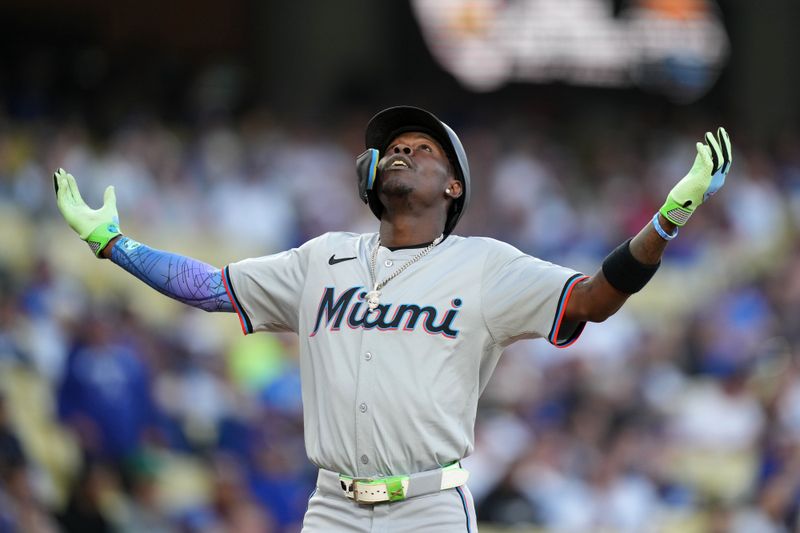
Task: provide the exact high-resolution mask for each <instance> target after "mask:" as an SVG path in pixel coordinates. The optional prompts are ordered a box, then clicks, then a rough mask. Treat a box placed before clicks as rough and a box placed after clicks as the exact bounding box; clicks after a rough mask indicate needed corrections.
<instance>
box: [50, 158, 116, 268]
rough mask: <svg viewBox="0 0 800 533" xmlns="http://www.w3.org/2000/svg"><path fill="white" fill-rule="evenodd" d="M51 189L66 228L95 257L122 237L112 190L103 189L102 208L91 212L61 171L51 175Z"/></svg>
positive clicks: (74, 184) (76, 185)
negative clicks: (73, 232) (89, 249)
mask: <svg viewBox="0 0 800 533" xmlns="http://www.w3.org/2000/svg"><path fill="white" fill-rule="evenodd" d="M53 185H55V188H56V203H57V204H58V209H59V211H61V214H62V215H64V219H65V220H66V221H67V224H69V227H71V228H72V229H73V230H75V233H77V234H78V235H79V236H80V238H81V239H83V240H84V241H86V242H87V243H88V244H89V248H91V249H92V251H93V252H94V255H96V256H97V257H100V252H102V251H103V248H105V247H106V246H107V245H108V241H110V240H111V239H113V238H114V237H116V236H117V235H122V232H121V231H120V229H119V215H118V214H117V197H116V196H115V195H114V187H113V186H112V185H109V186H108V188H106V192H105V194H104V195H103V207H101V208H100V209H92V208H90V207H89V206H88V205H86V202H84V201H83V198H81V193H80V191H79V190H78V184H77V183H75V178H74V177H72V174H68V173H67V171H66V170H64V169H63V168H59V169H58V170H57V171H56V172H55V174H53Z"/></svg>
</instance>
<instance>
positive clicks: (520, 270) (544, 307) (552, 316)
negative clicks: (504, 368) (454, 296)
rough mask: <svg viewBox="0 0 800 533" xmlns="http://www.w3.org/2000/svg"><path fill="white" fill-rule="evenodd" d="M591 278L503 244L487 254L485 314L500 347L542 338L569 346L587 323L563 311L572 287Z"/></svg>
mask: <svg viewBox="0 0 800 533" xmlns="http://www.w3.org/2000/svg"><path fill="white" fill-rule="evenodd" d="M587 277H588V276H585V275H583V274H581V273H579V272H576V271H575V270H572V269H570V268H566V267H562V266H558V265H555V264H553V263H548V262H547V261H542V260H541V259H537V258H535V257H532V256H530V255H527V254H525V253H523V252H521V251H520V250H517V249H516V248H514V247H513V246H510V245H506V244H502V243H498V244H497V247H496V249H492V250H491V251H490V252H489V253H488V254H487V258H486V262H485V264H484V271H483V277H482V282H481V300H482V309H483V316H484V320H485V322H486V327H487V328H488V329H489V333H490V334H491V336H492V338H493V339H494V341H495V342H496V343H497V344H499V345H501V346H507V345H509V344H511V343H512V342H514V341H516V340H519V339H533V338H539V337H545V338H546V339H547V340H548V341H549V342H550V343H551V344H553V345H555V346H558V347H566V346H569V345H570V344H572V343H573V342H575V341H576V340H577V339H578V337H579V336H580V334H581V332H582V331H583V328H584V326H585V325H586V323H585V322H567V321H565V320H564V311H565V310H566V307H567V302H568V301H569V298H570V296H571V294H572V289H573V288H574V287H575V285H576V284H577V283H579V282H580V281H582V280H584V279H586V278H587Z"/></svg>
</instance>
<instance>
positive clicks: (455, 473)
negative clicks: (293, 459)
mask: <svg viewBox="0 0 800 533" xmlns="http://www.w3.org/2000/svg"><path fill="white" fill-rule="evenodd" d="M319 473H320V475H319V480H318V483H319V485H320V487H321V488H323V487H327V488H331V486H332V484H333V483H334V482H338V485H339V487H338V488H339V490H340V491H341V493H344V495H345V496H346V497H348V498H350V499H351V500H354V501H356V502H358V503H366V504H373V503H380V502H395V501H400V500H405V499H408V498H413V497H414V496H422V495H424V494H432V493H434V492H439V491H441V490H446V489H452V488H454V487H460V486H461V485H464V484H465V483H466V482H467V479H468V478H469V472H468V471H467V470H465V469H463V468H461V466H460V465H459V464H458V463H454V464H452V465H449V466H446V467H444V468H439V469H437V470H428V471H426V472H419V473H417V474H411V475H408V476H386V477H375V478H352V477H349V476H345V475H341V474H336V473H335V472H331V471H329V470H324V469H320V471H319Z"/></svg>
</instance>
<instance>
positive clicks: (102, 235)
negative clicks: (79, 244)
mask: <svg viewBox="0 0 800 533" xmlns="http://www.w3.org/2000/svg"><path fill="white" fill-rule="evenodd" d="M117 235H122V232H121V231H120V230H119V225H118V224H116V223H115V222H104V223H102V224H100V225H99V226H97V227H96V228H94V229H93V230H92V232H91V233H90V234H89V236H88V237H86V244H88V245H89V248H91V249H92V252H94V255H95V256H97V257H100V252H102V251H103V249H104V248H105V247H106V246H108V241H110V240H111V239H113V238H114V237H116V236H117Z"/></svg>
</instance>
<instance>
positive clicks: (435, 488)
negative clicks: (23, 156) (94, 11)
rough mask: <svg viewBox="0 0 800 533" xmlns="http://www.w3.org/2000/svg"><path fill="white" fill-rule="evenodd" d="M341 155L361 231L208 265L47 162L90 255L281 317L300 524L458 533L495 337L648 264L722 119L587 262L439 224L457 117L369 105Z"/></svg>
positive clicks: (693, 192) (670, 233)
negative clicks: (349, 164)
mask: <svg viewBox="0 0 800 533" xmlns="http://www.w3.org/2000/svg"><path fill="white" fill-rule="evenodd" d="M366 147H367V150H366V152H364V153H363V154H361V156H359V157H358V159H357V165H356V166H357V176H358V189H359V194H360V196H361V198H362V199H363V200H364V202H365V203H367V204H368V205H369V207H370V209H371V210H372V212H373V213H374V214H375V216H376V217H377V218H378V219H379V220H380V228H379V231H378V232H377V233H370V234H365V235H358V234H353V233H343V232H333V233H327V234H324V235H321V236H319V237H316V238H314V239H312V240H310V241H308V242H306V243H305V244H303V245H302V246H300V247H299V248H296V249H292V250H289V251H286V252H282V253H278V254H275V255H270V256H266V257H260V258H256V259H245V260H243V261H239V262H236V263H231V264H229V265H228V266H226V267H224V268H223V269H218V268H214V267H212V266H210V265H207V264H205V263H202V262H200V261H196V260H194V259H191V258H187V257H183V256H180V255H175V254H171V253H167V252H164V251H160V250H155V249H152V248H150V247H148V246H146V245H144V244H142V243H139V242H137V241H135V240H133V239H131V238H130V237H127V236H124V235H123V234H122V233H121V230H120V228H119V220H118V216H117V209H116V205H115V197H114V189H113V187H108V189H107V190H106V193H105V198H104V204H103V207H102V208H101V209H99V210H92V209H90V208H89V207H88V206H87V205H86V204H85V203H84V201H83V200H82V199H81V196H80V193H79V192H78V186H77V184H76V182H75V179H74V178H73V177H72V176H71V175H70V174H68V173H66V172H65V171H64V170H61V169H59V170H58V171H57V172H56V173H55V175H54V180H55V188H56V196H57V203H58V207H59V209H60V210H61V213H62V214H63V215H64V218H65V219H66V220H67V222H68V223H69V225H70V226H71V227H72V228H73V229H74V230H75V231H76V232H77V233H78V234H79V235H80V237H81V238H82V239H83V240H85V241H87V242H88V243H89V246H90V247H91V249H92V251H93V252H94V253H95V254H96V255H97V256H98V257H101V258H107V259H111V261H112V262H114V263H116V264H117V265H119V266H121V267H122V268H124V269H125V270H127V271H128V272H130V273H131V274H133V275H134V276H136V277H138V278H139V279H141V280H142V281H144V282H145V283H147V284H148V285H150V286H151V287H153V288H154V289H156V290H158V291H160V292H162V293H164V294H166V295H167V296H170V297H172V298H174V299H176V300H179V301H181V302H184V303H186V304H189V305H192V306H194V307H198V308H200V309H205V310H206V311H228V312H235V313H236V314H237V315H238V318H239V321H240V322H241V326H242V330H243V332H244V333H245V334H249V333H253V332H256V331H293V332H296V333H297V334H298V335H299V339H300V371H301V376H302V397H303V411H304V413H303V414H304V427H305V445H306V452H307V454H308V457H309V459H310V460H311V461H312V462H313V463H314V464H315V465H317V466H318V467H319V476H318V482H317V490H316V491H315V493H314V494H313V496H312V497H311V499H310V501H309V505H308V510H307V512H306V516H305V519H304V523H303V531H304V532H309V533H310V532H326V533H330V532H338V531H341V532H354V531H355V532H375V531H381V532H411V531H415V532H416V531H436V532H440V531H441V532H451V531H452V532H474V531H476V530H477V529H476V524H475V511H474V507H473V502H472V497H471V495H470V492H469V489H468V488H467V486H466V481H467V476H468V473H467V472H466V470H464V469H463V468H462V467H461V465H460V463H459V461H460V460H461V459H462V458H463V457H466V456H468V455H469V454H470V453H471V452H472V449H473V446H474V434H473V429H474V423H475V414H476V409H477V404H478V398H479V397H480V395H481V392H482V391H483V389H484V387H485V386H486V383H487V381H488V380H489V377H490V376H491V374H492V371H493V370H494V368H495V365H496V364H497V361H498V358H499V357H500V354H501V353H502V351H503V349H504V348H505V347H506V346H508V345H509V344H511V343H513V342H514V341H516V340H518V339H529V338H538V337H544V338H546V339H547V341H548V342H550V343H552V344H554V345H556V346H559V347H565V346H568V345H570V344H572V343H573V342H574V341H575V340H576V339H577V338H578V336H579V335H580V333H581V331H582V330H583V327H584V324H585V323H586V322H587V321H592V322H600V321H603V320H605V319H606V318H608V317H609V316H611V315H612V314H614V313H615V312H616V311H617V310H618V309H619V308H620V306H622V304H623V303H624V302H625V300H626V299H627V298H628V297H629V296H630V295H631V294H633V293H635V292H637V291H639V290H640V289H642V288H643V287H644V286H645V284H646V283H647V282H648V281H649V280H650V278H651V277H652V276H653V275H654V274H655V272H656V270H657V269H658V266H659V264H660V260H661V256H662V252H663V251H664V248H665V247H666V245H667V243H668V242H669V241H670V240H672V239H674V238H675V237H676V236H677V235H678V229H679V227H680V226H683V225H684V224H686V222H687V221H688V220H689V217H690V216H691V215H692V213H693V212H694V210H695V209H696V208H697V207H698V206H699V205H700V204H702V203H703V202H705V201H706V200H707V199H708V198H709V196H711V195H712V194H714V193H715V192H716V191H717V190H718V189H719V188H720V187H721V186H722V185H723V183H724V181H725V176H726V175H727V173H728V171H729V169H730V166H731V145H730V140H729V138H728V134H727V133H726V132H725V130H724V129H722V128H719V130H718V131H717V133H716V134H715V135H714V134H712V133H706V135H705V142H703V143H697V157H696V159H695V161H694V165H693V166H692V167H691V170H690V171H689V173H688V174H687V175H686V176H685V177H684V178H683V179H682V180H680V182H679V183H678V184H677V185H676V186H675V187H674V188H673V189H672V191H671V192H670V193H669V195H668V196H667V200H666V202H665V203H664V206H663V207H662V208H661V209H660V210H659V212H658V213H656V214H655V215H654V217H653V219H652V221H651V222H650V223H648V224H647V225H646V226H645V227H644V228H643V229H642V230H641V231H640V232H639V233H638V235H636V236H635V237H633V238H632V239H629V240H628V241H626V242H624V243H622V244H621V245H620V246H619V247H618V248H616V249H615V250H614V251H612V252H611V253H610V254H609V255H608V257H607V258H606V259H605V260H604V262H603V265H602V268H601V269H600V270H599V271H598V272H597V273H595V274H594V275H593V276H586V275H583V274H581V273H579V272H575V271H574V270H571V269H569V268H565V267H561V266H557V265H554V264H551V263H548V262H545V261H542V260H540V259H536V258H534V257H531V256H529V255H526V254H524V253H522V252H521V251H519V250H517V249H515V248H514V247H512V246H510V245H508V244H504V243H502V242H499V241H496V240H493V239H489V238H483V237H467V238H465V237H459V236H456V235H453V230H454V228H455V227H456V224H457V223H458V221H459V219H460V218H461V216H462V215H463V214H464V212H465V210H466V209H467V206H468V204H469V197H470V180H471V177H470V171H469V165H468V163H467V156H466V153H465V151H464V148H463V146H462V144H461V141H460V140H459V138H458V137H457V135H456V134H455V132H454V131H453V130H452V129H451V128H450V127H448V126H447V125H446V124H444V123H443V122H441V121H440V120H439V119H438V118H436V117H435V116H434V115H432V114H431V113H429V112H427V111H424V110H422V109H419V108H414V107H408V106H402V107H393V108H389V109H386V110H384V111H381V112H380V113H378V114H377V115H375V116H374V117H373V118H372V120H371V121H370V122H369V124H368V125H367V129H366Z"/></svg>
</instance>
